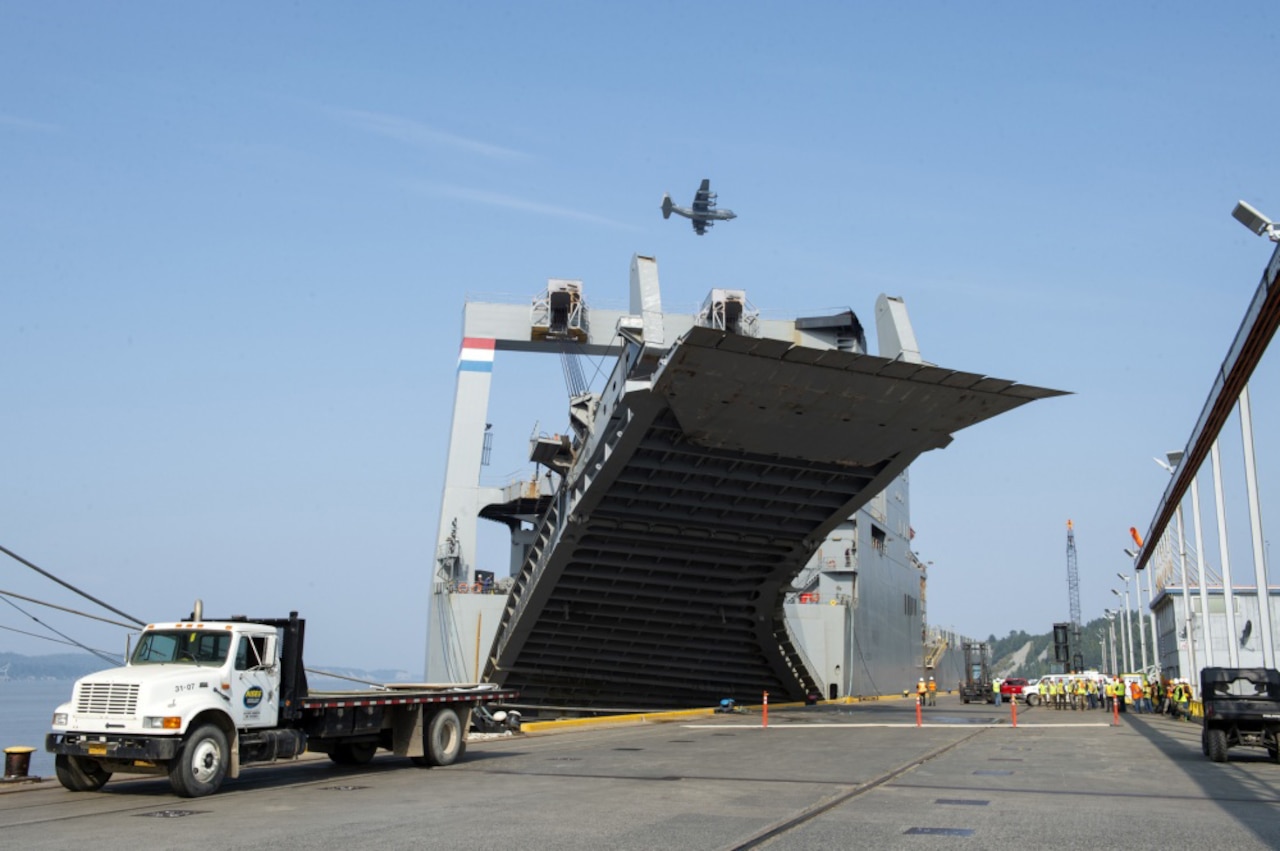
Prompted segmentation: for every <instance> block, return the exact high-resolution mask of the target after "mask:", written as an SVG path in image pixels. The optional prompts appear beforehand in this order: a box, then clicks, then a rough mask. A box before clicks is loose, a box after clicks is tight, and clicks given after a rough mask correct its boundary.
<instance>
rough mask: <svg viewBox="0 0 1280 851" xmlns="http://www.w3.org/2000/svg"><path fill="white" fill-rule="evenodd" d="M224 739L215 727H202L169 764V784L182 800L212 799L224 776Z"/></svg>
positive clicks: (227, 752) (188, 738)
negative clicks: (209, 797)
mask: <svg viewBox="0 0 1280 851" xmlns="http://www.w3.org/2000/svg"><path fill="white" fill-rule="evenodd" d="M229 756H230V753H229V749H228V747H227V736H226V734H225V733H223V732H222V730H221V729H219V728H218V727H217V726H216V725H214V724H202V725H200V726H199V727H196V728H195V729H194V730H192V731H191V732H190V733H189V734H188V735H187V740H186V741H185V742H183V743H182V746H181V747H180V748H178V752H177V753H176V754H175V755H174V757H173V759H172V760H171V761H170V762H169V784H170V785H171V786H173V791H174V792H175V793H176V794H177V795H179V796H181V797H183V798H200V797H203V796H205V795H212V794H213V793H214V792H216V791H218V787H219V786H221V785H222V780H223V778H224V777H226V776H227V761H228V758H229Z"/></svg>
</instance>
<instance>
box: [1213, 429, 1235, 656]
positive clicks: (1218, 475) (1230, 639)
mask: <svg viewBox="0 0 1280 851" xmlns="http://www.w3.org/2000/svg"><path fill="white" fill-rule="evenodd" d="M1209 457H1210V460H1211V461H1212V462H1213V501H1214V507H1215V508H1217V510H1218V558H1219V560H1220V561H1221V563H1222V601H1223V604H1224V608H1225V609H1226V615H1227V659H1228V662H1227V667H1228V668H1239V667H1240V638H1239V636H1240V633H1238V632H1236V600H1235V588H1234V587H1233V584H1232V582H1231V555H1230V553H1229V552H1228V550H1227V507H1226V500H1225V499H1224V498H1223V496H1222V459H1221V456H1220V455H1219V454H1218V441H1216V440H1215V441H1214V442H1213V446H1212V447H1210V449H1209Z"/></svg>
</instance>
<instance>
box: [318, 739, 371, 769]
mask: <svg viewBox="0 0 1280 851" xmlns="http://www.w3.org/2000/svg"><path fill="white" fill-rule="evenodd" d="M377 751H378V746H377V745H376V744H375V743H373V742H353V743H351V744H349V745H334V747H333V750H331V751H329V759H331V760H333V761H334V762H335V763H337V764H338V765H368V764H369V763H370V762H372V761H373V755H374V754H375V753H377Z"/></svg>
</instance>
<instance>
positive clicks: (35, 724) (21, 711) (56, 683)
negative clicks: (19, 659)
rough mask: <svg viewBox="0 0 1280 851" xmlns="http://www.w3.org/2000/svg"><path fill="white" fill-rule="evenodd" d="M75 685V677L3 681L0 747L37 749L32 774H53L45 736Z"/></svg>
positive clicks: (51, 757)
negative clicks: (54, 711) (60, 705)
mask: <svg viewBox="0 0 1280 851" xmlns="http://www.w3.org/2000/svg"><path fill="white" fill-rule="evenodd" d="M74 684H75V681H74V680H7V681H4V682H0V750H3V749H4V748H8V747H16V746H19V745H26V746H27V747H32V748H35V749H36V752H35V753H33V754H32V755H31V770H30V774H32V775H35V776H37V777H53V754H51V753H46V752H45V749H44V737H45V734H46V733H48V732H49V722H50V720H51V719H52V718H53V710H54V709H56V708H57V706H58V704H60V703H66V702H67V701H68V700H70V699H71V687H72V686H73V685H74Z"/></svg>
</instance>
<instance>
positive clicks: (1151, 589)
mask: <svg viewBox="0 0 1280 851" xmlns="http://www.w3.org/2000/svg"><path fill="white" fill-rule="evenodd" d="M1130 531H1132V532H1134V533H1135V534H1136V533H1137V530H1130ZM1138 540H1139V539H1138V538H1134V543H1137V541H1138ZM1138 546H1139V547H1141V546H1142V545H1141V544H1139V545H1138ZM1124 554H1125V555H1127V556H1128V557H1129V558H1131V559H1133V563H1134V564H1135V565H1136V564H1137V563H1138V556H1139V554H1140V550H1125V551H1124ZM1153 572H1154V571H1153V570H1152V569H1151V568H1150V567H1148V568H1147V569H1146V570H1143V571H1135V576H1134V577H1133V584H1134V585H1135V586H1137V589H1138V629H1144V627H1143V626H1142V577H1141V575H1140V574H1142V573H1145V574H1147V608H1148V609H1149V610H1150V614H1149V616H1148V617H1147V620H1148V621H1149V622H1150V623H1151V667H1152V668H1155V671H1156V674H1157V675H1158V674H1159V673H1160V636H1159V635H1158V634H1157V633H1156V612H1155V602H1156V591H1155V584H1154V583H1153V582H1152V581H1151V574H1152V573H1153ZM1142 667H1143V670H1144V671H1146V670H1149V669H1148V668H1147V637H1146V633H1145V632H1144V633H1143V636H1142Z"/></svg>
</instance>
